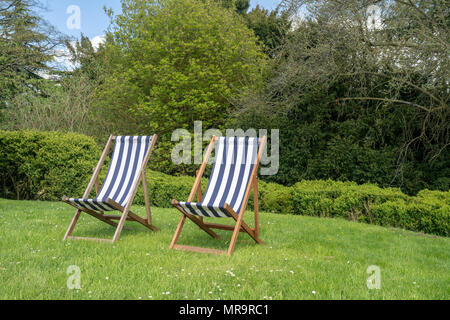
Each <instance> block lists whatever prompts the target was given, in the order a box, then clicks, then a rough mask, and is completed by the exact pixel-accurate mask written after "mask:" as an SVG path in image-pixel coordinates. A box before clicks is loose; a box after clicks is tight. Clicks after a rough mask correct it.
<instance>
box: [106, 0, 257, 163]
mask: <svg viewBox="0 0 450 320" xmlns="http://www.w3.org/2000/svg"><path fill="white" fill-rule="evenodd" d="M105 50H106V53H105V54H106V57H107V61H108V63H107V66H106V77H105V81H104V83H103V85H102V86H101V90H100V93H99V97H98V101H99V105H100V107H101V108H102V109H103V110H104V111H105V113H106V114H110V115H111V117H113V118H114V119H115V120H116V122H118V123H119V125H120V124H122V127H121V128H120V130H121V132H124V133H140V134H150V133H154V132H157V133H158V134H159V135H160V136H161V137H162V138H161V141H165V143H164V144H161V145H160V146H159V148H164V149H163V150H162V151H159V152H158V151H157V152H156V156H157V158H158V161H155V162H154V165H155V166H156V167H155V168H156V169H160V170H166V171H170V170H171V169H173V166H174V165H173V164H172V162H171V161H170V159H169V157H170V154H171V152H170V150H171V148H172V147H173V145H174V144H173V143H171V142H169V141H170V137H171V134H172V132H173V131H174V130H175V129H178V128H184V129H192V127H193V122H194V120H197V121H202V122H203V128H205V129H207V128H211V127H214V128H221V127H222V126H223V125H224V124H225V119H226V117H227V113H228V112H229V111H230V106H231V102H230V101H231V100H232V99H234V98H236V97H237V96H239V95H240V93H241V92H242V91H244V90H247V89H249V88H254V87H255V86H257V85H259V84H260V82H261V72H262V69H263V67H264V64H265V57H264V54H263V53H262V52H261V50H260V48H259V47H258V45H257V44H256V38H255V36H254V35H253V34H252V32H251V31H250V30H248V28H247V27H246V26H245V24H244V23H243V22H242V20H241V19H240V18H239V17H238V16H237V15H236V14H234V13H232V12H231V11H229V10H227V9H224V8H223V7H221V6H219V5H217V4H216V3H213V2H211V1H206V2H202V1H198V0H182V1H174V0H160V1H142V0H124V1H123V3H122V13H121V14H120V15H117V16H116V17H114V18H113V20H112V26H111V31H110V32H109V33H108V35H107V41H106V49H105ZM117 119H120V121H117ZM191 131H192V130H191ZM160 150H161V149H160Z"/></svg>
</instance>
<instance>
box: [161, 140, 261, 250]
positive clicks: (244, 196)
mask: <svg viewBox="0 0 450 320" xmlns="http://www.w3.org/2000/svg"><path fill="white" fill-rule="evenodd" d="M265 144H266V137H265V136H264V137H263V138H261V139H258V138H251V137H219V138H217V137H213V138H212V140H211V143H210V144H209V146H208V149H207V150H206V154H205V158H204V159H203V163H202V165H201V166H200V169H199V170H198V172H197V177H196V180H195V182H194V186H193V187H192V190H191V193H190V195H189V198H188V200H187V201H186V202H181V201H177V200H172V205H173V206H174V207H176V208H177V209H178V210H179V211H181V213H182V216H181V220H180V222H179V224H178V227H177V230H176V231H175V234H174V236H173V239H172V243H171V244H170V248H171V249H179V250H189V251H195V252H206V253H216V254H223V253H227V255H228V256H231V255H232V254H233V251H234V246H235V244H236V240H237V236H238V234H239V232H241V231H243V232H246V233H248V234H249V235H250V237H252V238H253V239H254V240H255V241H256V242H257V243H259V244H262V243H263V242H262V241H261V240H260V239H259V217H258V184H257V172H258V167H259V163H260V160H261V156H262V152H263V150H264V147H265ZM214 145H216V152H215V159H214V164H213V167H212V171H211V175H210V178H209V183H208V186H207V188H206V191H205V194H204V195H203V196H202V193H201V178H202V175H203V173H204V171H205V167H206V165H207V162H208V159H209V157H210V155H211V152H212V150H213V148H214ZM252 188H253V193H254V211H255V227H254V228H253V229H252V228H250V227H249V226H248V225H247V224H246V223H245V222H244V221H243V216H244V212H245V209H246V207H247V202H248V199H249V197H250V191H251V189H252ZM196 195H197V202H194V197H195V196H196ZM203 217H217V218H225V217H230V218H233V219H234V220H235V221H236V224H235V226H230V225H223V224H216V223H207V222H204V221H203ZM186 218H189V219H190V220H191V221H193V222H194V223H195V224H196V225H198V226H199V227H200V228H201V229H203V230H204V231H205V232H206V233H208V234H209V235H210V236H212V237H213V238H218V235H217V234H216V233H215V232H214V231H212V230H211V229H222V230H230V231H234V232H233V236H232V238H231V242H230V245H229V248H228V251H226V252H225V251H221V250H215V249H207V248H199V247H192V246H185V245H178V244H177V241H178V237H179V236H180V233H181V229H182V228H183V225H184V222H185V220H186Z"/></svg>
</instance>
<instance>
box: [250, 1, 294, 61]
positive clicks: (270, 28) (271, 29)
mask: <svg viewBox="0 0 450 320" xmlns="http://www.w3.org/2000/svg"><path fill="white" fill-rule="evenodd" d="M245 20H246V21H247V25H248V27H249V28H250V29H252V30H253V31H254V32H255V34H256V36H257V37H258V39H259V41H260V43H261V44H262V45H263V46H264V51H265V52H266V53H267V54H269V55H270V56H272V57H273V56H274V55H275V52H274V51H275V50H276V49H278V48H280V46H281V45H282V44H283V43H284V41H285V39H286V36H287V34H288V33H289V30H290V28H291V21H290V19H289V15H288V12H287V11H281V12H280V11H279V9H276V10H272V11H269V10H267V9H264V8H262V7H260V6H259V5H257V6H256V7H255V8H253V9H252V10H251V11H250V12H248V13H247V14H246V15H245Z"/></svg>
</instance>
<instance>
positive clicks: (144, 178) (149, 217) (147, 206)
mask: <svg viewBox="0 0 450 320" xmlns="http://www.w3.org/2000/svg"><path fill="white" fill-rule="evenodd" d="M142 186H143V188H144V200H145V210H146V211H147V222H148V224H149V225H152V211H151V209H150V199H149V198H148V187H147V176H146V175H145V170H144V171H142Z"/></svg>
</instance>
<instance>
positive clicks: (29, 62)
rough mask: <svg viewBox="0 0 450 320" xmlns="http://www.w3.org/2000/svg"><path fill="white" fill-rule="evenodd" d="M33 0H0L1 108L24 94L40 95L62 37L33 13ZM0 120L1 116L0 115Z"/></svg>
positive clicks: (35, 3)
mask: <svg viewBox="0 0 450 320" xmlns="http://www.w3.org/2000/svg"><path fill="white" fill-rule="evenodd" d="M37 6H38V3H37V1H34V0H0V109H4V108H7V107H8V108H12V107H11V106H10V104H9V102H10V100H11V99H14V98H15V97H17V96H18V95H20V94H23V93H25V92H28V93H30V92H31V93H32V94H39V90H40V85H41V84H42V83H43V82H45V81H44V80H43V79H42V76H43V74H51V73H52V70H51V68H49V66H48V64H47V63H48V62H50V61H51V60H52V59H53V56H54V49H55V47H56V46H57V45H58V44H60V43H62V41H63V40H62V39H63V37H62V36H61V35H60V34H59V33H58V32H56V31H55V30H54V28H53V27H51V26H49V25H47V24H46V23H45V22H44V21H43V20H42V19H41V17H40V16H39V15H38V14H37V13H36V12H34V9H35V8H36V7H37ZM0 120H1V115H0Z"/></svg>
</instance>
